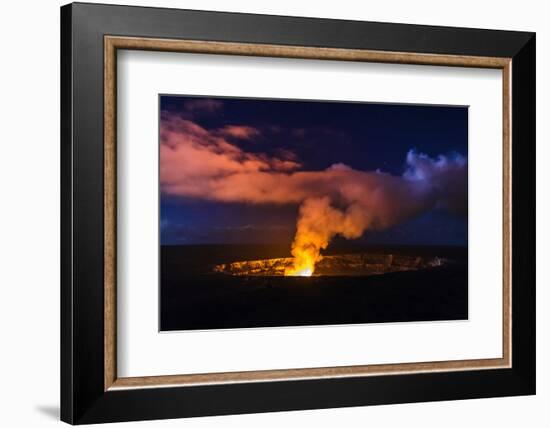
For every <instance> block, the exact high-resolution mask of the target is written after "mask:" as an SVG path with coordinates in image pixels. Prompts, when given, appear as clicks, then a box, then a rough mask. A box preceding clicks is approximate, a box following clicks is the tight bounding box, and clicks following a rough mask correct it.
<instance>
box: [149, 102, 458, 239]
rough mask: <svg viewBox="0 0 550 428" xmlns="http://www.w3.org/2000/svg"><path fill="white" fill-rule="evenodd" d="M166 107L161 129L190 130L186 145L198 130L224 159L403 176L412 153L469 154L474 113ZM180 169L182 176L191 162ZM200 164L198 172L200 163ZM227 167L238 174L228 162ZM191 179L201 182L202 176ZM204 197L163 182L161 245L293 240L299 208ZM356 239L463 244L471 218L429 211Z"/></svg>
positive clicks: (344, 106)
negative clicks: (170, 187)
mask: <svg viewBox="0 0 550 428" xmlns="http://www.w3.org/2000/svg"><path fill="white" fill-rule="evenodd" d="M160 111H161V126H160V128H161V133H162V132H163V130H164V129H168V128H169V127H170V126H172V125H171V124H172V123H175V122H174V121H175V120H180V121H181V122H178V123H184V124H185V128H181V129H180V130H178V129H179V128H176V131H174V132H179V133H180V134H181V141H183V143H182V144H186V142H187V140H186V136H185V135H184V134H185V133H186V132H192V134H193V139H192V140H190V141H193V144H195V145H200V144H202V143H201V141H200V138H201V136H203V135H204V136H205V137H204V138H207V139H208V141H212V143H208V144H210V146H208V147H209V148H208V150H211V151H215V152H216V153H218V154H219V152H220V151H223V154H224V155H225V153H226V152H227V153H233V152H235V148H237V149H239V152H238V153H237V154H236V155H235V156H234V158H235V159H240V160H239V161H240V162H245V160H243V159H244V158H243V156H245V155H244V154H246V156H249V155H250V156H251V157H253V158H254V159H279V160H282V161H288V162H295V163H296V164H299V166H298V167H295V168H294V167H289V168H292V170H288V174H291V173H293V171H323V170H326V169H327V168H329V167H330V166H331V165H334V164H340V163H341V164H345V165H346V166H347V167H350V168H353V169H354V170H358V171H379V172H382V173H388V174H391V175H393V176H402V175H403V174H404V172H405V170H406V167H407V165H406V157H407V153H408V152H409V151H410V150H414V151H415V152H417V153H422V154H425V155H427V156H429V157H430V158H434V159H435V158H437V157H438V156H439V155H447V154H459V155H461V156H463V157H465V158H467V155H468V109H467V107H446V106H420V105H399V104H375V103H373V104H368V103H346V102H319V101H296V100H289V101H287V100H265V99H243V98H200V97H187V96H165V95H162V96H160ZM188 130H189V131H188ZM162 144H164V143H163V140H162V135H161V145H162ZM212 147H213V148H212ZM208 159H210V158H208ZM180 166H181V169H182V170H184V169H185V168H186V162H183V161H182V162H181V165H180ZM160 168H161V171H160V174H161V182H162V181H163V174H164V175H166V176H168V173H167V172H165V170H164V168H168V167H165V166H164V163H163V157H162V155H161V165H160ZM193 168H198V169H200V160H199V159H197V162H195V163H194V164H193ZM209 168H210V169H212V168H214V167H213V166H209ZM220 168H228V169H227V171H229V172H231V171H232V170H231V168H232V167H231V168H230V167H226V166H225V165H224V166H223V167H220ZM285 168H286V167H285ZM223 171H226V170H225V169H224V170H223ZM229 172H227V173H229ZM223 173H226V172H223ZM171 174H172V175H173V173H171ZM170 177H171V176H170ZM185 177H186V178H185V179H186V180H200V174H198V175H190V176H189V177H188V176H185ZM197 182H198V181H197ZM207 199H209V198H203V197H201V195H195V194H191V193H190V192H180V193H178V192H170V191H167V190H165V188H164V187H163V185H162V184H161V200H160V217H161V224H160V230H161V244H162V245H190V244H237V243H242V244H247V243H262V244H263V243H265V244H269V243H278V244H286V243H288V244H289V245H290V243H291V242H292V239H293V236H294V233H295V230H296V218H297V216H298V210H299V204H296V203H285V204H275V203H249V202H235V201H227V200H207ZM340 239H341V238H340ZM357 241H359V242H362V243H368V244H391V245H394V244H399V245H401V244H402V245H466V244H467V216H464V215H462V216H461V215H458V214H456V213H451V212H447V211H445V210H440V209H431V210H429V211H427V212H425V213H423V214H421V215H419V216H416V217H413V218H411V219H408V220H407V221H405V222H404V223H400V224H397V225H394V226H392V227H390V228H388V229H386V230H380V231H369V230H367V231H366V232H365V233H364V234H363V236H362V237H361V238H359V239H358V240H357Z"/></svg>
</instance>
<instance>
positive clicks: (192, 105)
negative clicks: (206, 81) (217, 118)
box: [184, 98, 223, 113]
mask: <svg viewBox="0 0 550 428" xmlns="http://www.w3.org/2000/svg"><path fill="white" fill-rule="evenodd" d="M222 108H223V102H221V101H219V100H215V99H212V98H195V99H190V100H186V101H185V104H184V109H185V111H187V112H189V113H215V112H217V111H219V110H221V109H222Z"/></svg>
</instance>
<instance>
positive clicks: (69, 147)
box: [61, 3, 535, 424]
mask: <svg viewBox="0 0 550 428" xmlns="http://www.w3.org/2000/svg"><path fill="white" fill-rule="evenodd" d="M61 104H62V111H61V129H62V138H61V156H62V159H61V164H62V171H61V192H62V207H61V213H62V219H61V221H62V234H61V247H62V265H61V274H62V275H61V276H62V281H61V342H62V343H61V359H62V361H61V390H62V391H61V418H62V420H63V421H66V422H68V423H71V424H85V423H98V422H115V421H130V420H144V419H162V418H178V417H189V416H201V415H222V414H232V413H233V414H234V413H251V412H269V411H281V410H297V409H314V408H327V407H343V406H361V405H372V404H389V403H405V402H418V401H434V400H453V399H465V398H478V397H496V396H510V395H527V394H534V393H535V258H534V254H535V221H534V220H535V35H534V34H533V33H526V32H510V31H496V30H481V29H464V28H447V27H434V26H417V25H406V24H389V23H388V24H386V23H370V22H354V21H339V20H327V19H311V18H292V17H281V16H265V15H249V14H234V13H220V12H205V11H190V10H175V9H156V8H140V7H128V6H112V5H111V6H109V5H93V4H78V3H76V4H70V5H67V6H64V7H62V8H61Z"/></svg>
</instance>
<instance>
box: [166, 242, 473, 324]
mask: <svg viewBox="0 0 550 428" xmlns="http://www.w3.org/2000/svg"><path fill="white" fill-rule="evenodd" d="M333 247H334V248H331V249H330V250H327V251H325V252H324V253H323V254H324V255H339V254H375V255H384V254H386V255H388V254H393V255H394V256H413V257H423V258H424V257H428V258H432V257H438V258H440V259H442V260H443V264H442V265H441V266H435V267H422V268H420V269H418V270H409V271H403V272H391V273H385V274H381V275H372V276H361V275H354V276H340V275H330V276H328V275H327V276H324V275H320V276H312V277H288V276H287V277H285V276H246V275H245V276H232V275H228V274H224V273H219V272H215V271H214V268H215V266H217V265H219V264H221V263H233V262H238V261H247V260H258V259H273V258H279V257H288V255H289V247H288V245H286V246H273V245H271V246H267V245H189V246H175V245H174V246H161V257H160V259H161V260H160V263H161V275H160V276H161V278H160V281H161V287H160V302H161V307H160V324H161V325H160V329H161V330H162V331H170V330H195V329H219V328H247V327H282V326H304V325H329V324H357V323H379V322H405V321H436V320H463V319H467V318H468V264H467V260H468V255H467V249H466V248H465V247H428V246H426V247H425V246H407V247H388V246H384V247H375V246H368V247H366V246H359V245H341V246H338V245H334V246H333Z"/></svg>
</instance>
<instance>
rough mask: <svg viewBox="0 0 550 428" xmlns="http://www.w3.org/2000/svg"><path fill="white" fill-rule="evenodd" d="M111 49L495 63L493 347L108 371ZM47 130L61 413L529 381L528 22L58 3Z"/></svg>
mask: <svg viewBox="0 0 550 428" xmlns="http://www.w3.org/2000/svg"><path fill="white" fill-rule="evenodd" d="M117 49H138V50H153V51H173V52H195V53H205V54H231V55H251V56H268V57H286V58H314V59H325V60H329V59H330V60H347V61H367V62H386V63H406V64H431V65H445V66H462V67H464V66H466V67H482V68H496V69H501V70H502V73H503V153H504V155H503V160H502V161H503V171H504V176H503V183H504V186H503V201H504V211H503V212H504V218H503V219H502V222H503V242H504V251H503V266H504V272H503V273H504V275H503V278H504V284H503V304H504V306H503V328H502V335H503V353H502V355H503V356H502V358H500V359H489V360H469V361H468V360H462V361H443V362H425V363H408V364H386V365H377V366H376V365H375V366H373V365H370V366H348V367H325V368H307V369H293V370H268V371H256V372H252V371H251V372H239V373H211V374H201V375H174V376H152V377H146V378H119V377H117V375H116V51H117ZM61 136H62V138H61V140H62V141H61V165H62V170H61V192H62V206H61V215H62V217H61V231H62V233H61V251H62V254H61V278H62V281H61V419H62V420H63V421H66V422H69V423H73V424H81V423H95V422H114V421H128V420H142V419H160V418H175V417H187V416H200V415H220V414H230V413H250V412H267V411H277V410H297V409H312V408H326V407H343V406H357V405H369V404H389V403H403V402H416V401H433V400H450V399H465V398H477V397H492V396H506V395H526V394H534V393H535V261H534V254H535V35H534V34H533V33H524V32H509V31H493V30H478V29H463V28H444V27H428V26H417V25H405V24H384V23H369V22H355V21H339V20H326V19H310V18H291V17H279V16H264V15H248V14H232V13H218V12H199V11H186V10H174V9H156V8H141V7H127V6H107V5H92V4H79V3H77V4H71V5H67V6H64V7H62V9H61ZM512 243H513V245H512ZM151 386H153V387H154V388H151Z"/></svg>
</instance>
